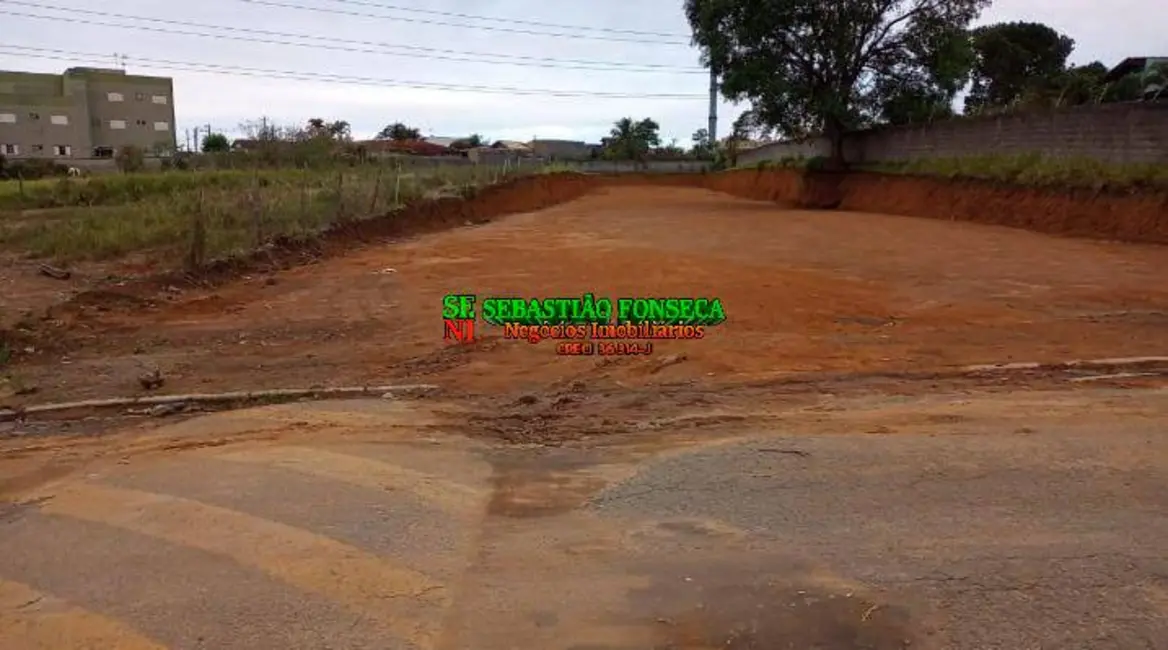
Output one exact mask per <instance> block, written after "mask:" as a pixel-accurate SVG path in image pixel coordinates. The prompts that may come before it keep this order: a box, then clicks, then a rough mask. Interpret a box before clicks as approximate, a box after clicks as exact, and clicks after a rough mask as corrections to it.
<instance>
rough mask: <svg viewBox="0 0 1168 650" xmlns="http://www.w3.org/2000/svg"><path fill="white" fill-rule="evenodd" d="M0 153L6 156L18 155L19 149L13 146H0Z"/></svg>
mask: <svg viewBox="0 0 1168 650" xmlns="http://www.w3.org/2000/svg"><path fill="white" fill-rule="evenodd" d="M0 153H2V154H4V155H6V156H15V155H17V154H19V153H20V147H19V146H18V145H15V144H0Z"/></svg>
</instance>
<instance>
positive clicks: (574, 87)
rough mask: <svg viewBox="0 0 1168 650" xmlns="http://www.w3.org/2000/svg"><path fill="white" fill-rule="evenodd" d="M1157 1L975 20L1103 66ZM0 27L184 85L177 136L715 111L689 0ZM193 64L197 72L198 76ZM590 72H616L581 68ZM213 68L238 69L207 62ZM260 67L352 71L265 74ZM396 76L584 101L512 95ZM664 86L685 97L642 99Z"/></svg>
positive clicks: (1079, 4)
mask: <svg viewBox="0 0 1168 650" xmlns="http://www.w3.org/2000/svg"><path fill="white" fill-rule="evenodd" d="M1158 4H1159V2H1157V1H1156V0H998V1H997V2H995V3H994V6H993V8H992V9H990V10H989V11H987V12H986V14H985V15H984V16H983V19H982V21H981V22H998V21H1005V20H1036V21H1042V22H1045V23H1047V24H1049V25H1051V26H1052V27H1054V28H1056V29H1058V30H1060V31H1063V32H1064V33H1066V34H1068V35H1070V36H1071V37H1073V38H1074V39H1075V40H1076V42H1077V47H1076V51H1075V53H1074V54H1073V55H1072V59H1073V61H1074V62H1076V63H1078V62H1087V61H1091V60H1096V59H1098V60H1101V61H1103V62H1104V63H1106V64H1108V65H1109V66H1110V65H1114V64H1115V63H1117V62H1118V61H1119V60H1120V59H1123V58H1124V57H1127V56H1142V55H1166V54H1168V37H1165V35H1164V31H1163V25H1162V24H1160V23H1159V22H1158V21H1156V20H1154V19H1153V17H1154V16H1157V15H1158V12H1156V11H1154V6H1155V5H1158ZM389 6H392V7H396V8H395V9H391V8H388V7H389ZM297 7H299V8H297ZM409 9H415V10H422V12H417V11H407V10H409ZM85 12H89V13H85ZM432 12H439V13H441V12H451V13H459V14H467V15H471V16H476V17H472V18H462V17H455V16H448V15H446V16H444V15H435V13H432ZM13 13H18V14H25V15H26V16H14V15H12V14H13ZM30 14H32V15H40V16H52V17H55V18H57V19H56V20H46V19H43V18H31V17H27V15H30ZM101 14H104V15H101ZM113 14H118V15H119V16H115V15H113ZM131 17H137V18H151V19H154V20H153V21H143V20H133V19H132V18H131ZM62 19H64V20H62ZM167 21H172V22H167ZM521 21H522V22H521ZM93 23H106V25H104V26H103V25H97V24H93ZM188 23H195V24H198V25H203V26H201V27H200V26H192V25H190V24H188ZM531 23H543V24H542V25H540V24H531ZM113 25H123V26H122V27H118V26H113ZM128 25H133V26H136V27H137V28H128V27H125V26H128ZM550 25H562V26H572V27H578V28H584V27H591V28H599V29H607V30H624V31H623V32H619V31H618V32H612V31H587V30H583V29H568V28H567V27H554V26H550ZM0 26H2V27H0V32H2V33H3V37H2V39H0V69H10V70H29V71H38V72H59V71H61V70H62V69H64V68H65V67H68V66H70V65H100V66H106V67H110V66H112V65H114V63H115V59H114V54H115V53H120V54H123V55H124V56H125V67H126V69H127V71H128V72H131V73H135V72H136V73H142V74H161V75H165V76H172V77H174V78H175V95H176V100H175V105H176V110H177V113H178V126H179V129H180V134H179V138H180V140H181V139H182V137H183V134H182V132H183V130H184V129H187V128H191V127H194V126H196V125H205V124H210V125H211V126H212V127H213V128H214V129H215V130H222V131H226V132H229V133H230V132H233V131H235V130H236V129H237V126H238V124H239V123H240V122H241V121H243V120H247V119H252V118H258V117H260V116H267V117H269V118H271V119H273V120H275V121H277V122H279V123H302V122H303V121H304V120H306V119H307V118H309V117H323V118H326V119H344V120H348V121H349V122H350V123H351V124H352V125H353V132H354V136H356V137H358V138H363V137H370V136H372V135H373V134H374V133H375V132H376V131H377V130H378V129H380V128H381V127H382V126H383V125H385V124H386V123H389V122H394V121H402V122H406V123H407V124H411V125H414V126H417V127H419V128H421V129H422V131H423V133H424V134H427V135H437V136H460V135H465V134H469V133H481V134H483V135H485V136H486V137H487V138H488V139H491V140H495V139H515V140H529V139H531V137H533V136H537V137H541V138H569V139H580V140H589V141H598V140H599V139H600V137H601V136H603V135H604V134H606V133H607V131H608V129H609V127H610V126H611V124H612V122H613V121H614V120H616V119H618V118H620V117H623V116H631V117H635V118H640V117H653V118H654V119H656V120H657V121H658V122H659V123H660V124H661V126H662V133H663V135H664V139H665V140H666V141H667V142H668V141H669V140H670V139H671V138H676V139H678V140H679V141H680V143H682V144H684V145H688V144H689V142H690V136H691V134H692V133H693V132H694V131H695V130H696V129H699V128H702V127H704V126H705V124H706V116H707V109H708V102H707V99H706V96H707V92H708V84H709V79H708V76H706V74H705V73H704V71H702V70H701V69H700V68H699V67H698V52H697V51H696V50H695V49H693V48H691V47H690V46H689V45H688V40H689V37H688V26H687V24H686V21H685V16H684V14H683V12H682V1H681V0H637V1H636V2H633V1H632V0H591V1H590V2H563V1H556V0H427V1H425V2H423V1H422V0H199V1H198V2H176V1H174V0H166V1H161V0H104V1H103V2H92V1H86V0H65V1H61V2H53V1H51V0H0ZM231 29H234V30H260V31H264V32H274V33H276V34H257V33H254V32H247V31H228V30H231ZM152 30H154V31H152ZM507 30H513V31H507ZM523 31H527V32H543V33H544V34H539V35H537V34H531V33H519V32H523ZM167 32H169V33H167ZM180 32H185V33H180ZM548 32H552V33H553V34H554V35H548V34H547V33H548ZM628 32H640V33H633V34H630V33H628ZM198 33H203V34H208V33H212V34H220V35H228V36H233V37H235V40H233V39H226V38H208V37H205V36H198V35H195V34H198ZM287 35H300V36H301V38H294V37H291V36H287ZM304 36H307V37H309V38H307V39H305V38H303V37H304ZM580 36H591V37H592V38H583V37H580ZM240 38H242V39H251V40H238V39H240ZM329 39H331V40H329ZM257 40H259V41H283V42H284V44H279V43H272V42H256V41H257ZM287 43H301V44H310V45H313V46H314V47H304V46H298V45H289V44H287ZM322 46H323V47H322ZM391 46H399V47H398V48H395V49H390V47H391ZM32 48H39V49H32ZM402 48H422V49H420V50H419V49H412V50H411V49H402ZM353 50H362V51H353ZM33 54H35V55H38V57H33V56H30V55H33ZM484 55H495V56H493V57H487V56H484ZM39 57H56V58H39ZM437 57H448V58H452V59H463V60H442V59H439V58H437ZM488 60H489V61H494V63H491V62H487V61H488ZM566 61H570V62H566ZM499 62H506V63H499ZM190 64H196V65H195V66H194V67H195V68H196V70H201V71H192V70H191V67H192V66H191V65H190ZM586 65H590V66H592V67H605V68H608V69H605V70H581V69H578V68H580V67H583V66H586ZM200 66H201V67H200ZM208 66H221V67H220V68H218V69H219V70H220V71H221V72H231V74H223V73H219V74H215V73H212V72H209V71H208V69H209V68H208ZM573 66H575V67H576V68H577V69H572V67H573ZM245 69H251V70H250V71H249V70H245ZM646 70H647V71H646ZM265 71H280V72H282V73H293V74H299V75H301V76H304V75H308V76H313V75H317V79H320V76H324V77H325V78H330V79H333V80H334V81H337V80H338V78H346V79H343V80H342V81H343V83H335V82H322V81H314V80H305V79H288V78H272V77H273V76H275V75H273V74H270V73H268V72H265ZM243 73H248V74H251V75H253V76H246V75H245V74H243ZM285 76H286V75H285ZM395 82H408V83H415V84H423V85H424V84H447V85H451V86H455V87H459V86H463V87H464V86H480V87H484V86H486V87H504V88H506V87H512V88H522V89H529V90H532V91H537V90H555V91H569V92H578V93H582V94H584V95H585V96H580V97H556V96H548V95H523V96H516V95H509V94H506V93H502V94H501V93H484V92H474V91H470V90H465V89H463V90H455V89H453V88H447V89H437V88H410V87H401V86H395V85H394V84H395ZM590 93H591V94H590ZM595 93H612V94H618V93H624V94H629V95H636V97H631V98H612V97H601V96H597V95H596V94H595ZM660 94H666V95H681V96H682V97H677V98H660V97H648V96H647V95H660ZM719 110H720V122H719V131H720V132H721V133H725V128H726V126H727V125H728V124H729V123H730V122H731V121H732V120H733V119H734V118H735V117H736V116H737V115H738V113H739V112H740V109H738V108H735V107H733V106H730V105H727V104H725V103H723V104H721V106H720V109H719Z"/></svg>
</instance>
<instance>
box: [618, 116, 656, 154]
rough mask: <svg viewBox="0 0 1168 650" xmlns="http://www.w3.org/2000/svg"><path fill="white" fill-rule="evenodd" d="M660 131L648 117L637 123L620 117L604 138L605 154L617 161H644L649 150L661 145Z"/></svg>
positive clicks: (631, 119) (628, 118) (629, 118)
mask: <svg viewBox="0 0 1168 650" xmlns="http://www.w3.org/2000/svg"><path fill="white" fill-rule="evenodd" d="M660 131H661V126H660V125H659V124H657V122H655V121H653V120H652V119H650V118H648V117H646V118H645V119H643V120H639V121H638V120H634V119H633V118H631V117H622V118H621V119H619V120H617V121H616V122H615V123H614V124H613V125H612V130H611V131H610V132H609V135H608V137H607V138H604V149H605V152H606V153H607V154H608V157H609V158H614V159H617V160H644V159H645V155H646V154H648V153H649V150H650V149H652V148H653V147H656V146H658V145H660V144H661V134H660Z"/></svg>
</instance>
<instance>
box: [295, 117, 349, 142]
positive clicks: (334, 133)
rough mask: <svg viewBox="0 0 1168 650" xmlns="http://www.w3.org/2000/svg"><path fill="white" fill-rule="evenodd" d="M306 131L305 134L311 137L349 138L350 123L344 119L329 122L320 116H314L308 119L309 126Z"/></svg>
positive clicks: (328, 138)
mask: <svg viewBox="0 0 1168 650" xmlns="http://www.w3.org/2000/svg"><path fill="white" fill-rule="evenodd" d="M304 131H305V135H306V136H307V137H309V138H321V139H327V140H348V139H349V134H350V127H349V123H348V122H346V121H344V120H336V121H333V122H329V121H326V120H324V119H321V118H319V117H314V118H312V119H310V120H308V126H307V128H305V130H304Z"/></svg>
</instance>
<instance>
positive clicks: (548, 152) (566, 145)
mask: <svg viewBox="0 0 1168 650" xmlns="http://www.w3.org/2000/svg"><path fill="white" fill-rule="evenodd" d="M527 146H528V148H529V149H531V152H532V154H533V155H536V156H538V157H540V158H545V159H547V160H589V159H591V158H593V157H595V153H594V152H595V148H594V147H593V145H589V144H587V143H585V142H583V141H575V140H540V139H536V140H532V141H531V142H530V143H528V145H527Z"/></svg>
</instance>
